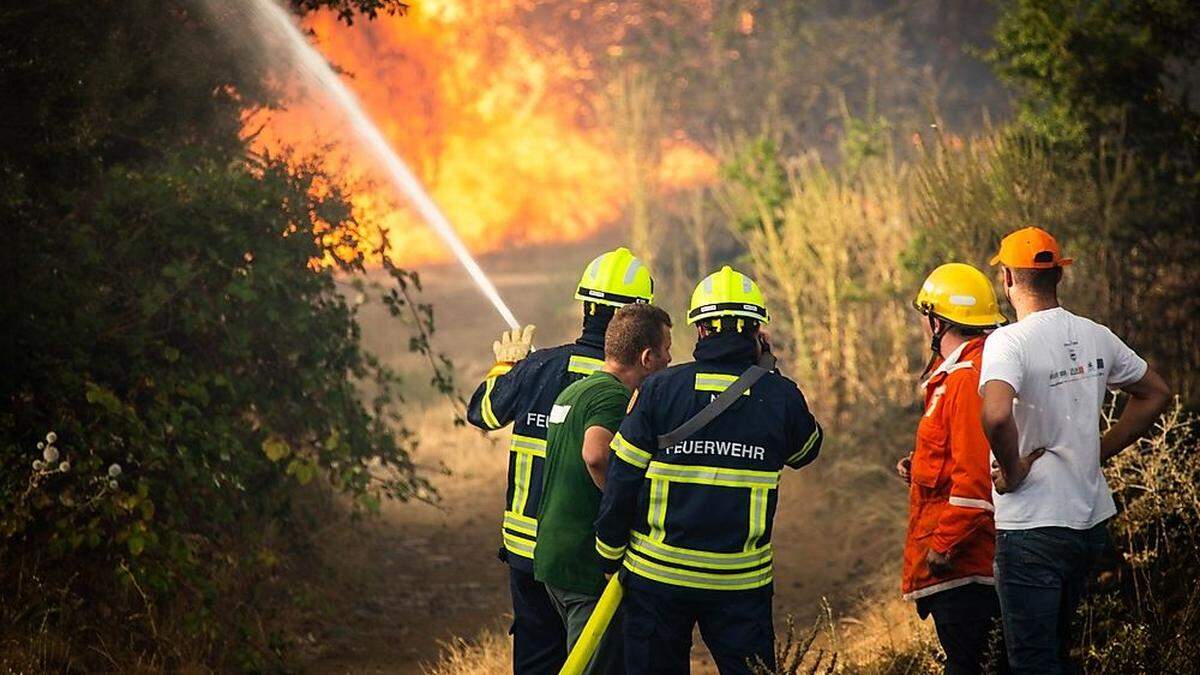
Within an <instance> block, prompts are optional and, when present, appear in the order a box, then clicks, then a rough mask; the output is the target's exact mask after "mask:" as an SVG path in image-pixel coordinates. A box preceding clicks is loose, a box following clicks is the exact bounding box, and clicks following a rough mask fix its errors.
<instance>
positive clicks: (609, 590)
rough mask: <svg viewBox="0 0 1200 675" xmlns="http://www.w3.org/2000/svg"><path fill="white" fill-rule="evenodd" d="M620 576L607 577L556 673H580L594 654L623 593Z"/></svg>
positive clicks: (564, 674) (565, 674)
mask: <svg viewBox="0 0 1200 675" xmlns="http://www.w3.org/2000/svg"><path fill="white" fill-rule="evenodd" d="M620 576H621V575H620V574H614V575H612V577H611V578H609V580H608V585H607V586H605V587H604V593H602V594H601V595H600V600H599V601H597V602H596V609H594V610H592V615H591V616H590V617H588V620H587V624H586V625H584V627H583V632H582V633H580V634H579V639H578V640H576V641H575V646H573V647H571V653H570V654H567V661H566V663H564V664H563V667H562V670H560V671H558V675H581V674H582V673H583V670H584V668H587V665H588V663H590V662H591V660H592V657H593V656H595V655H596V649H597V648H598V647H599V646H600V640H601V639H603V638H604V633H605V632H606V631H607V630H608V624H609V623H611V622H612V618H613V615H614V614H616V612H617V607H619V606H620V605H621V598H622V597H623V596H624V595H625V589H624V588H623V587H622V586H621V580H620Z"/></svg>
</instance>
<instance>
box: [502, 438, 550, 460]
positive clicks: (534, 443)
mask: <svg viewBox="0 0 1200 675" xmlns="http://www.w3.org/2000/svg"><path fill="white" fill-rule="evenodd" d="M508 449H509V450H511V451H512V452H518V453H523V454H526V455H533V456H534V457H545V456H546V441H544V440H543V439H540V438H533V437H532V436H518V435H516V434H513V437H512V443H511V444H509V446H508Z"/></svg>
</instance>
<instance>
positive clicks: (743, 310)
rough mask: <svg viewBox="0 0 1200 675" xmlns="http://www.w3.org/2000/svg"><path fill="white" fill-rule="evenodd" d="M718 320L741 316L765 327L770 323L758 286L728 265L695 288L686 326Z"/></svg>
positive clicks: (705, 278)
mask: <svg viewBox="0 0 1200 675" xmlns="http://www.w3.org/2000/svg"><path fill="white" fill-rule="evenodd" d="M717 316H741V317H745V318H747V319H754V320H756V321H761V322H763V323H767V322H769V321H770V320H771V318H770V316H769V315H768V314H767V303H766V302H765V301H764V300H763V294H762V291H761V290H760V289H759V288H758V284H756V283H754V280H753V279H751V278H750V277H748V276H746V275H745V274H742V273H741V272H738V271H737V270H735V269H733V268H732V267H730V266H729V265H726V266H724V267H722V268H721V269H720V270H719V271H717V272H713V273H712V274H710V275H708V276H707V277H704V281H701V282H700V284H699V285H697V286H696V290H695V291H694V292H693V293H692V305H691V307H690V308H689V309H688V316H687V322H688V323H689V324H692V323H696V322H697V321H702V320H704V319H711V318H713V317H717Z"/></svg>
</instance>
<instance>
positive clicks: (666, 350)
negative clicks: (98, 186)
mask: <svg viewBox="0 0 1200 675" xmlns="http://www.w3.org/2000/svg"><path fill="white" fill-rule="evenodd" d="M670 362H671V317H670V316H669V315H668V314H667V313H666V312H664V311H663V310H662V309H660V308H658V307H655V306H653V305H649V304H630V305H625V306H624V307H622V308H620V309H618V310H617V312H616V314H615V315H614V316H613V318H612V321H611V322H610V323H609V324H608V330H607V331H606V333H605V336H604V367H603V368H601V369H600V370H598V371H596V372H594V373H592V374H591V375H590V376H588V377H586V378H584V379H582V380H580V381H578V382H575V383H574V384H572V385H571V386H569V387H567V388H566V389H564V390H563V392H562V393H561V394H559V396H558V399H557V400H556V401H555V402H554V407H553V408H552V409H551V412H550V420H549V422H550V430H549V433H548V434H547V436H546V465H545V466H546V469H545V473H544V474H543V480H542V501H541V504H540V505H539V507H538V542H537V548H536V549H535V550H534V553H533V574H534V577H535V578H536V579H537V580H538V581H540V582H542V583H543V584H545V586H546V590H547V591H549V593H550V600H551V602H552V603H553V604H554V606H555V607H556V608H557V609H558V613H559V614H560V615H561V616H562V618H563V622H564V624H565V625H566V629H567V649H568V651H569V650H570V649H571V647H572V646H574V644H575V642H576V640H578V639H579V635H580V633H581V632H582V631H583V627H584V625H585V624H587V620H588V617H590V616H591V615H592V610H594V609H595V607H596V602H597V601H598V600H599V599H600V594H601V593H602V592H603V591H604V584H605V578H604V572H603V571H602V569H601V566H600V557H599V554H597V553H596V548H595V536H596V535H595V530H594V529H593V527H592V523H593V522H594V521H595V520H596V514H597V513H598V512H599V510H600V495H601V491H602V490H603V489H604V475H605V473H606V472H607V470H608V460H609V453H610V450H609V443H611V442H612V439H613V435H614V434H616V432H617V429H618V428H619V427H620V426H621V420H622V419H624V417H625V411H626V409H628V407H629V402H630V399H631V398H632V396H633V392H634V391H635V390H636V389H637V388H638V387H639V386H641V384H642V381H643V380H645V379H646V377H647V376H649V375H650V374H651V373H654V372H657V371H659V370H662V369H663V368H666V367H667V364H669V363H670ZM620 634H621V631H620V627H619V616H618V617H614V620H613V623H611V624H609V629H608V631H607V633H606V635H605V637H604V640H603V641H602V642H601V644H600V647H599V649H597V650H596V654H595V656H594V657H593V658H592V661H591V663H590V664H589V665H588V668H587V671H586V672H588V673H611V672H620V671H621V663H622V654H621V649H620Z"/></svg>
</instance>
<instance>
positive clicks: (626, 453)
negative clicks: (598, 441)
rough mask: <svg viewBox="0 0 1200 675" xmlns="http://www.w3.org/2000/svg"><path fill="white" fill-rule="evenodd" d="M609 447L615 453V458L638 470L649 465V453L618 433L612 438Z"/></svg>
mask: <svg viewBox="0 0 1200 675" xmlns="http://www.w3.org/2000/svg"><path fill="white" fill-rule="evenodd" d="M609 447H610V448H612V450H613V452H615V453H617V457H620V458H621V459H622V460H624V461H625V462H627V463H629V464H632V465H633V466H636V467H637V468H639V469H644V468H646V465H647V464H649V463H650V457H651V455H650V453H648V452H646V451H645V450H642V449H641V448H639V447H637V446H636V445H634V444H632V443H630V442H629V441H627V440H625V438H624V437H623V436H621V432H619V431H618V432H617V435H616V436H613V439H612V443H609Z"/></svg>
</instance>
